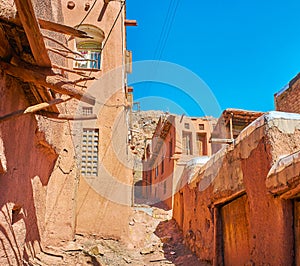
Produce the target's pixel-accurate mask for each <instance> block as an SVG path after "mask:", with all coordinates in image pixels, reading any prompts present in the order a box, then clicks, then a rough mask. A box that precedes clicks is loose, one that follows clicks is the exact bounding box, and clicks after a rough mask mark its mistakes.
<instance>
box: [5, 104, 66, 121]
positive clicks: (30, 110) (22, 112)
mask: <svg viewBox="0 0 300 266" xmlns="http://www.w3.org/2000/svg"><path fill="white" fill-rule="evenodd" d="M62 102H64V100H62V99H54V100H52V101H49V102H44V103H39V104H36V105H33V106H30V107H27V108H26V109H23V110H18V111H15V112H12V113H10V114H7V115H4V116H1V117H0V123H1V122H4V121H6V120H9V119H12V118H16V117H18V116H21V115H26V114H32V113H35V112H37V111H40V110H43V109H45V108H48V107H51V106H53V105H57V104H59V103H62Z"/></svg>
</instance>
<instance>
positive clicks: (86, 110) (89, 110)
mask: <svg viewBox="0 0 300 266" xmlns="http://www.w3.org/2000/svg"><path fill="white" fill-rule="evenodd" d="M92 114H93V107H84V106H83V107H82V115H84V116H88V115H92Z"/></svg>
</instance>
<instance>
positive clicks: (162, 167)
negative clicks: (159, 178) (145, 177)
mask: <svg viewBox="0 0 300 266" xmlns="http://www.w3.org/2000/svg"><path fill="white" fill-rule="evenodd" d="M164 160H165V158H164V156H163V155H162V156H161V173H162V174H163V173H164V171H165V161H164Z"/></svg>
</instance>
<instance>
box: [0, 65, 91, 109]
mask: <svg viewBox="0 0 300 266" xmlns="http://www.w3.org/2000/svg"><path fill="white" fill-rule="evenodd" d="M0 67H1V68H2V70H3V71H5V72H6V73H7V74H8V75H11V76H13V77H16V78H19V79H21V80H22V81H24V82H29V83H33V84H35V85H36V86H43V87H46V88H50V89H52V90H54V91H55V92H58V93H62V94H66V95H69V96H71V97H74V98H75V99H78V100H80V101H83V102H86V103H89V104H92V105H94V104H95V102H96V99H95V97H93V96H91V95H89V94H88V93H85V92H84V91H81V90H78V89H76V88H75V85H74V84H72V82H70V81H68V80H67V79H65V78H63V77H61V76H59V75H56V74H54V73H53V75H45V74H44V73H43V68H42V69H41V71H38V70H37V67H35V68H34V71H33V70H30V69H28V68H27V69H24V68H20V67H18V66H13V65H11V64H9V63H6V62H1V61H0Z"/></svg>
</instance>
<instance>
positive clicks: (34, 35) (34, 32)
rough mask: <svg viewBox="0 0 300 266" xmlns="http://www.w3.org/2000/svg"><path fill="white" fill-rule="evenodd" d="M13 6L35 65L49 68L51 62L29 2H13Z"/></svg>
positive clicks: (22, 0) (18, 0)
mask: <svg viewBox="0 0 300 266" xmlns="http://www.w3.org/2000/svg"><path fill="white" fill-rule="evenodd" d="M15 4H16V7H17V10H18V14H19V18H20V21H21V23H22V25H23V28H24V31H25V33H26V36H27V39H28V42H29V45H30V48H31V51H32V54H33V57H34V59H35V61H36V63H37V65H38V66H42V67H50V66H51V61H50V58H49V55H48V52H47V49H46V47H45V43H44V39H43V35H42V33H41V31H40V27H39V24H38V21H37V19H36V16H35V13H34V9H33V6H32V3H31V1H30V0H15Z"/></svg>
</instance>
